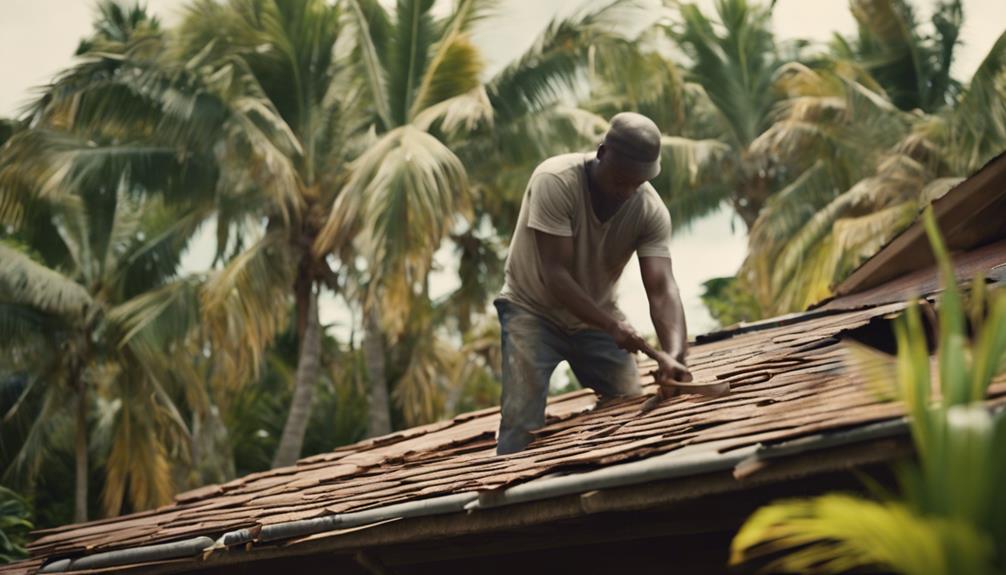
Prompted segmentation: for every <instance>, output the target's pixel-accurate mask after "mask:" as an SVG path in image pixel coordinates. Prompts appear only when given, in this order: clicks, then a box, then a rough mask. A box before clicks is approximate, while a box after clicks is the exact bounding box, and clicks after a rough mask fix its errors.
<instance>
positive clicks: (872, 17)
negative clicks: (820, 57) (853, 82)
mask: <svg viewBox="0 0 1006 575" xmlns="http://www.w3.org/2000/svg"><path fill="white" fill-rule="evenodd" d="M849 7H850V9H851V11H852V15H853V17H855V19H856V22H857V24H858V25H859V30H858V34H857V35H856V36H855V37H854V38H852V39H846V38H843V37H841V36H838V35H836V37H835V40H834V42H833V45H832V48H833V51H834V52H835V53H836V55H838V56H839V57H840V58H843V59H846V60H849V61H853V62H857V63H858V64H859V65H861V66H863V67H864V68H865V69H866V71H867V72H869V74H870V76H872V77H873V78H874V79H876V81H877V82H878V83H879V84H880V86H882V87H883V91H884V92H885V93H887V95H888V97H889V98H890V100H891V102H892V103H893V104H894V105H895V106H897V107H898V108H900V109H902V110H905V111H911V110H915V109H919V110H922V111H923V112H925V113H934V112H940V111H942V110H944V109H945V108H951V107H953V106H954V104H956V102H957V98H958V95H959V93H960V91H961V88H962V86H961V83H960V82H959V81H957V80H956V79H954V78H953V76H951V74H950V68H951V66H952V64H953V61H954V56H955V51H956V48H957V46H959V45H960V35H961V25H962V24H963V22H964V8H963V6H962V3H961V0H940V1H939V2H936V3H935V5H934V6H933V9H932V16H931V18H930V20H931V22H930V24H931V25H930V26H929V27H923V26H922V25H921V24H920V22H919V21H918V19H917V18H916V15H915V9H914V7H913V6H912V5H911V4H910V3H909V2H907V1H906V0H853V1H852V2H850V3H849Z"/></svg>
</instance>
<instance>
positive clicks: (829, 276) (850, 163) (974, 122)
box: [738, 38, 1006, 315]
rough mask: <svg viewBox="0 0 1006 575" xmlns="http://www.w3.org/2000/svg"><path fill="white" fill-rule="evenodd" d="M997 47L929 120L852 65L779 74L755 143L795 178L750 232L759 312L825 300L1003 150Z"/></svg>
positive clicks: (1005, 136) (748, 281)
mask: <svg viewBox="0 0 1006 575" xmlns="http://www.w3.org/2000/svg"><path fill="white" fill-rule="evenodd" d="M1004 48H1006V39H1004V38H1000V39H999V41H998V42H996V44H995V45H994V46H993V47H992V49H991V50H990V52H989V54H988V56H987V57H986V58H985V60H984V61H983V62H982V64H981V65H980V66H979V68H978V70H977V71H976V72H975V74H974V76H973V77H972V79H971V81H970V83H969V84H968V85H967V86H965V87H964V88H963V89H962V91H961V92H960V93H959V94H957V96H956V97H957V100H956V101H955V107H954V108H952V109H946V108H944V109H942V110H941V111H940V112H939V113H934V114H931V115H923V114H920V113H917V112H905V111H902V110H901V109H900V108H898V107H897V106H895V105H894V104H893V103H892V102H891V101H890V99H889V97H888V95H887V93H886V92H885V91H884V89H883V86H882V85H881V84H880V83H879V82H878V81H876V80H875V79H874V78H873V77H872V76H870V75H869V74H868V73H867V72H866V71H865V69H863V68H860V67H859V66H857V65H856V64H854V63H852V62H848V61H844V60H837V61H836V60H830V59H826V60H824V61H822V62H820V63H818V64H817V65H815V66H813V67H808V66H804V65H800V64H789V65H787V66H786V67H784V68H783V69H782V70H781V72H780V73H779V74H778V77H777V81H776V85H777V87H778V88H779V90H780V91H781V92H782V93H783V94H785V96H786V98H785V100H783V101H782V102H781V103H780V104H779V105H778V106H777V109H776V113H775V121H774V123H773V125H772V126H771V127H770V128H769V129H768V130H766V131H765V133H763V134H762V135H761V136H760V137H759V138H758V139H757V140H756V141H755V142H754V144H753V145H752V150H753V151H754V153H755V154H756V155H761V156H764V157H768V158H770V159H771V161H773V162H775V163H776V164H777V165H780V166H784V167H785V169H786V171H787V173H789V174H792V179H790V180H789V182H788V183H787V185H786V187H785V188H784V189H783V190H782V191H781V192H779V193H778V194H777V195H776V196H775V197H774V198H773V199H772V201H770V202H769V204H768V205H767V206H766V209H765V210H764V211H763V213H762V214H761V216H760V217H759V220H758V221H757V222H756V223H755V225H754V226H753V227H752V230H751V235H750V238H749V255H748V257H747V259H746V261H745V263H744V264H743V265H742V268H741V270H740V271H739V272H738V278H739V281H740V282H741V283H742V284H744V286H745V288H744V290H746V291H750V292H751V293H754V294H755V295H756V298H757V300H758V302H759V303H760V304H761V307H762V312H763V313H764V314H766V315H774V314H780V313H787V312H791V311H799V310H803V309H805V308H806V307H807V306H809V305H811V304H813V303H815V302H818V301H820V300H822V299H823V298H825V297H827V296H828V295H830V293H831V292H830V290H831V287H832V286H833V285H835V284H836V283H838V282H839V281H841V279H842V278H844V277H845V276H846V275H847V274H848V273H850V272H851V271H852V270H854V269H855V268H856V267H857V266H858V265H859V264H860V263H862V261H864V260H865V259H866V258H868V257H869V256H871V255H872V254H873V253H875V252H876V251H877V250H878V249H879V248H880V247H881V246H883V245H884V244H885V243H886V242H887V241H888V240H889V239H890V238H891V237H893V236H894V235H895V234H896V233H898V232H899V231H900V230H902V229H903V228H904V227H905V226H906V225H908V224H909V223H910V222H911V221H912V220H913V219H914V217H915V214H917V213H918V210H919V209H920V208H921V207H924V206H925V205H926V204H928V203H929V202H930V201H932V200H933V199H935V198H936V197H939V196H940V195H942V193H944V192H946V191H947V190H948V189H949V188H950V187H952V185H954V184H955V183H957V182H958V181H960V179H961V178H962V177H964V176H967V175H968V174H970V173H971V172H973V171H975V170H977V169H978V168H980V167H981V166H982V165H983V164H984V162H986V161H988V160H989V159H990V158H991V157H993V156H994V155H995V154H996V153H999V152H1000V151H1001V150H1002V149H1003V148H1004V147H1006V130H1004V127H1006V123H1004V119H1006V100H1004V99H1003V98H1002V97H1001V95H1000V92H1002V88H1001V86H1002V78H1003V77H1004V74H1006V68H1004V66H1003V64H1004ZM979 106H980V107H981V109H980V110H979Z"/></svg>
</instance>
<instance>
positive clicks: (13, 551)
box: [0, 486, 32, 563]
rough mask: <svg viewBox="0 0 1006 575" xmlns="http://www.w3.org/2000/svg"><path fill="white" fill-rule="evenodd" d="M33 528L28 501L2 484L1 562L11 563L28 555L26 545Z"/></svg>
mask: <svg viewBox="0 0 1006 575" xmlns="http://www.w3.org/2000/svg"><path fill="white" fill-rule="evenodd" d="M31 528H32V522H31V509H30V507H29V506H28V502H27V501H25V500H24V499H23V498H22V497H21V496H20V495H18V494H17V493H14V492H13V491H11V490H10V489H8V488H6V487H3V486H0V563H10V562H12V561H16V560H18V559H22V558H24V557H26V556H27V555H28V553H27V551H26V550H25V548H24V545H25V543H26V542H27V540H28V531H29V530H31Z"/></svg>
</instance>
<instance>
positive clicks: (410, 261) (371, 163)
mask: <svg viewBox="0 0 1006 575" xmlns="http://www.w3.org/2000/svg"><path fill="white" fill-rule="evenodd" d="M352 169H353V173H352V176H351V177H350V179H349V181H348V182H347V184H346V187H345V188H344V189H343V190H342V191H341V192H340V195H339V198H338V199H337V201H336V203H335V205H334V206H333V209H332V212H331V215H330V216H329V218H328V221H327V222H326V224H325V226H324V228H323V229H322V231H321V233H320V234H319V235H318V239H317V241H316V243H315V246H314V250H315V253H317V254H325V253H328V252H330V251H332V250H335V251H340V250H341V249H342V247H343V246H345V245H347V242H350V241H356V242H358V243H359V246H360V248H361V249H362V250H363V251H364V252H365V253H368V254H371V257H370V262H371V264H372V267H371V268H370V269H369V270H368V272H369V273H370V276H371V285H372V286H374V287H376V286H381V289H383V290H384V291H385V295H384V296H383V298H382V299H383V301H384V303H385V312H384V313H386V314H388V315H386V316H385V317H386V318H389V319H392V318H393V317H394V316H396V315H398V316H399V319H400V314H399V311H401V310H402V309H405V308H404V307H403V306H405V302H406V301H407V300H408V298H410V297H411V294H412V293H413V290H414V289H415V287H416V285H417V282H421V281H423V280H424V278H425V277H426V271H427V270H428V269H429V265H430V259H431V257H432V254H433V252H434V251H435V250H436V249H437V247H438V246H439V245H440V242H441V240H442V239H443V238H444V237H445V236H446V234H447V233H448V232H449V231H450V228H451V226H452V224H453V222H452V221H451V219H450V218H449V217H445V214H464V213H466V210H467V209H468V206H469V205H470V198H469V194H468V177H467V174H466V172H465V169H464V166H463V165H462V163H461V161H460V160H459V159H458V157H457V156H455V155H454V153H453V152H451V150H450V149H449V148H447V147H446V146H445V145H444V144H443V143H442V142H440V141H439V140H437V139H436V138H435V137H433V136H432V135H430V134H428V133H426V132H423V131H421V130H419V129H417V128H415V127H413V126H410V125H407V126H403V127H401V128H396V129H395V130H392V131H391V132H389V133H387V134H385V135H384V136H383V137H381V139H380V140H378V142H376V143H375V144H374V145H373V146H371V147H370V148H369V149H368V150H367V151H366V152H365V153H364V154H363V155H362V156H361V157H360V158H358V159H357V160H356V161H355V162H354V163H353V168H352ZM360 226H362V229H363V232H362V234H361V235H359V236H356V231H357V230H358V229H360ZM385 282H387V283H385ZM397 325H400V324H397Z"/></svg>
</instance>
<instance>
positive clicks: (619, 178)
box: [595, 146, 646, 202]
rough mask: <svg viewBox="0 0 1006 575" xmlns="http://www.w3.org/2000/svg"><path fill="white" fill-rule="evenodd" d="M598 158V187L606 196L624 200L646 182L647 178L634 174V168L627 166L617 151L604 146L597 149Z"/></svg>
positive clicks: (596, 173) (620, 200)
mask: <svg viewBox="0 0 1006 575" xmlns="http://www.w3.org/2000/svg"><path fill="white" fill-rule="evenodd" d="M597 158H598V160H599V161H598V164H597V171H596V172H595V175H596V177H597V183H598V187H600V189H601V192H602V193H603V194H604V195H605V196H607V197H609V198H611V199H616V200H618V201H619V202H624V201H625V200H628V199H629V198H630V197H632V194H634V193H635V192H636V190H637V189H639V186H641V185H643V184H644V183H645V182H646V179H645V178H641V177H640V176H639V175H637V174H634V173H633V170H632V168H630V167H629V166H627V165H626V163H625V161H624V160H623V159H622V158H621V156H619V155H618V154H617V153H616V152H613V151H611V150H607V149H605V148H604V147H603V146H602V147H601V148H600V149H599V150H598V151H597Z"/></svg>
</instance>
